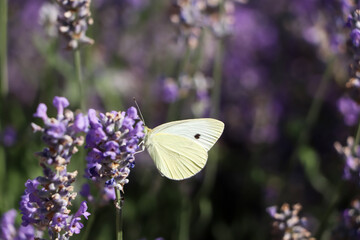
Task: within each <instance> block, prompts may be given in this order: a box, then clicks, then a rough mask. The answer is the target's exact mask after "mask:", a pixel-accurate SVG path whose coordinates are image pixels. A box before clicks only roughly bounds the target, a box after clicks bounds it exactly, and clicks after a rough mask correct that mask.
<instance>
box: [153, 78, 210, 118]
mask: <svg viewBox="0 0 360 240" xmlns="http://www.w3.org/2000/svg"><path fill="white" fill-rule="evenodd" d="M160 84H161V90H162V91H161V96H162V100H163V101H164V102H166V103H171V102H174V101H176V100H178V99H184V98H187V97H189V95H190V94H192V93H194V95H195V101H194V104H193V105H192V106H191V110H192V112H193V113H194V115H195V116H197V117H205V116H207V115H208V114H209V110H210V95H209V93H210V89H211V87H212V84H213V81H212V79H210V78H208V77H206V76H205V75H204V74H203V73H202V72H196V73H195V74H194V75H187V74H183V75H181V76H180V77H179V78H178V81H175V79H173V78H165V79H161V82H160Z"/></svg>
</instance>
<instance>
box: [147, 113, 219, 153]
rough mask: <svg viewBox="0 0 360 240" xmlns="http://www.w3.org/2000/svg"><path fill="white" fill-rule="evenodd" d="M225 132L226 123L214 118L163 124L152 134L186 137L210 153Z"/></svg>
mask: <svg viewBox="0 0 360 240" xmlns="http://www.w3.org/2000/svg"><path fill="white" fill-rule="evenodd" d="M223 131H224V123H223V122H221V121H219V120H216V119H213V118H196V119H188V120H180V121H173V122H168V123H165V124H161V125H160V126H157V127H156V128H154V129H153V130H152V134H158V133H168V134H173V135H177V136H182V137H186V138H188V139H190V140H192V141H195V142H197V143H198V144H200V145H201V146H203V147H204V148H205V150H206V151H209V150H210V148H211V147H212V146H213V145H214V144H215V143H216V141H217V140H218V139H219V137H220V136H221V134H222V132H223Z"/></svg>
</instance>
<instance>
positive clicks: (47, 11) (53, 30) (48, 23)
mask: <svg viewBox="0 0 360 240" xmlns="http://www.w3.org/2000/svg"><path fill="white" fill-rule="evenodd" d="M58 15H59V6H58V5H56V4H53V3H48V2H45V3H43V5H41V8H40V10H39V19H38V21H39V24H40V25H41V26H43V28H44V29H45V32H46V34H47V35H48V36H49V37H57V35H58V30H57V19H58Z"/></svg>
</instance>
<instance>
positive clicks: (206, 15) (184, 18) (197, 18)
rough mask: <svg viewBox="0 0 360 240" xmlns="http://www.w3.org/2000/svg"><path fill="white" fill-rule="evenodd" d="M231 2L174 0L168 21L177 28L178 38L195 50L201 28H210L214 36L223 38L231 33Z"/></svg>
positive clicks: (232, 11) (232, 3) (227, 0)
mask: <svg viewBox="0 0 360 240" xmlns="http://www.w3.org/2000/svg"><path fill="white" fill-rule="evenodd" d="M234 10H235V5H234V1H233V0H224V1H219V0H213V1H206V0H175V1H174V4H173V7H172V10H171V14H170V21H171V22H172V23H173V24H174V25H175V26H176V27H177V30H178V33H179V38H184V39H185V41H186V43H187V45H189V46H190V47H191V48H193V49H194V48H196V47H197V45H198V40H199V37H200V34H201V31H202V28H204V27H207V28H210V29H211V30H212V31H213V33H214V34H215V36H217V37H224V36H226V35H229V34H231V32H232V31H233V23H234V17H233V14H234Z"/></svg>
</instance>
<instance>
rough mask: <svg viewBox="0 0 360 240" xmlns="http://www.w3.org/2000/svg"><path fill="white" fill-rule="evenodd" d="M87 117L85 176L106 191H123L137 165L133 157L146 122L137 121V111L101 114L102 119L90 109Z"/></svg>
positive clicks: (132, 109)
mask: <svg viewBox="0 0 360 240" xmlns="http://www.w3.org/2000/svg"><path fill="white" fill-rule="evenodd" d="M88 117H89V122H90V130H89V132H88V133H87V135H86V148H88V149H89V152H88V154H87V157H86V160H87V169H86V176H87V177H88V178H90V179H91V180H93V181H95V182H97V183H99V184H100V185H102V186H103V187H106V188H116V189H118V190H120V191H123V187H124V185H125V184H126V183H128V181H129V180H128V179H127V177H128V175H129V174H130V169H131V168H133V167H134V165H135V157H134V154H135V153H136V151H138V150H139V143H140V140H141V139H142V138H143V137H144V127H143V122H142V121H138V120H139V117H138V114H137V111H136V108H134V107H131V108H129V109H128V110H127V111H126V112H116V111H112V112H108V113H106V114H103V113H99V116H97V115H96V111H95V110H94V109H90V110H89V112H88Z"/></svg>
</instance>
